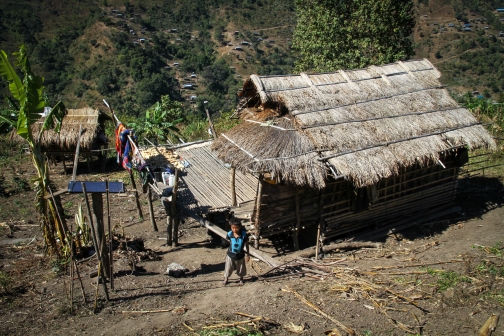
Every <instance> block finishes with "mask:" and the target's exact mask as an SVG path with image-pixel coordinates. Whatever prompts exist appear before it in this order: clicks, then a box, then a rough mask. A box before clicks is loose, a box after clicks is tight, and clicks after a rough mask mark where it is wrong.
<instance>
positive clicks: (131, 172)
mask: <svg viewBox="0 0 504 336" xmlns="http://www.w3.org/2000/svg"><path fill="white" fill-rule="evenodd" d="M128 173H129V177H130V181H131V186H132V187H133V189H134V190H135V191H134V195H135V202H136V207H137V213H138V217H139V218H140V220H143V213H142V207H141V205H140V199H139V197H138V190H137V186H136V182H135V177H134V176H133V170H129V171H128Z"/></svg>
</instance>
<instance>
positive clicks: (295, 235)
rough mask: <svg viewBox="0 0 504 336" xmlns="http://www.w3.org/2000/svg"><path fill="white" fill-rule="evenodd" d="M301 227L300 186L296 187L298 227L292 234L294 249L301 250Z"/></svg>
mask: <svg viewBox="0 0 504 336" xmlns="http://www.w3.org/2000/svg"><path fill="white" fill-rule="evenodd" d="M300 229H301V213H300V210H299V188H296V229H295V230H294V233H293V234H292V240H293V242H294V251H297V250H299V230H300Z"/></svg>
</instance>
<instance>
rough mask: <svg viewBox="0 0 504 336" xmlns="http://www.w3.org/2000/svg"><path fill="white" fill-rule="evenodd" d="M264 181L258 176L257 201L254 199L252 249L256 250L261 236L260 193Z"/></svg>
mask: <svg viewBox="0 0 504 336" xmlns="http://www.w3.org/2000/svg"><path fill="white" fill-rule="evenodd" d="M263 180H264V175H263V174H260V175H259V183H258V186H257V199H256V206H255V212H256V213H255V233H254V234H255V237H256V239H255V241H254V247H255V248H256V249H258V248H259V237H260V235H261V200H262V196H263V195H262V193H263V184H264V182H263Z"/></svg>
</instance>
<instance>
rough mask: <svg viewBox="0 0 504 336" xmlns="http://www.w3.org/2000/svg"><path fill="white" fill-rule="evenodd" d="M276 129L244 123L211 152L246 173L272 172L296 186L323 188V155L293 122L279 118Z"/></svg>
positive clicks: (324, 167)
mask: <svg viewBox="0 0 504 336" xmlns="http://www.w3.org/2000/svg"><path fill="white" fill-rule="evenodd" d="M274 126H276V127H271V126H266V124H261V123H255V122H244V123H242V124H240V125H238V126H236V127H234V128H233V129H231V130H230V131H228V132H227V133H226V134H224V135H222V136H220V137H219V138H218V139H217V140H215V141H214V143H213V145H212V150H214V151H216V152H217V154H218V156H219V159H221V160H223V161H224V162H227V163H230V164H231V165H233V166H235V167H236V168H237V169H239V170H241V171H243V172H247V171H253V172H269V173H271V175H272V176H273V178H275V177H278V176H281V178H282V179H285V180H287V181H290V182H291V183H294V184H298V185H309V186H312V187H314V188H322V187H324V185H325V182H324V180H325V178H326V175H327V172H326V170H327V169H326V166H325V163H323V162H320V161H319V160H318V159H319V158H320V154H319V153H320V151H318V150H317V148H316V147H315V146H314V145H313V143H312V142H311V141H310V139H309V138H308V137H306V136H305V135H304V134H303V133H301V132H298V131H297V130H294V126H293V124H292V120H291V119H288V118H280V119H278V120H277V122H276V125H274ZM245 148H246V149H245Z"/></svg>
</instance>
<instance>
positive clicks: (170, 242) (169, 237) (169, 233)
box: [166, 215, 173, 246]
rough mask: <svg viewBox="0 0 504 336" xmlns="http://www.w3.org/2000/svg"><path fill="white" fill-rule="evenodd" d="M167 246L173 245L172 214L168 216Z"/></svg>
mask: <svg viewBox="0 0 504 336" xmlns="http://www.w3.org/2000/svg"><path fill="white" fill-rule="evenodd" d="M166 224H167V226H166V246H171V245H172V226H173V225H172V218H171V216H170V215H168V216H166Z"/></svg>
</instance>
